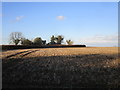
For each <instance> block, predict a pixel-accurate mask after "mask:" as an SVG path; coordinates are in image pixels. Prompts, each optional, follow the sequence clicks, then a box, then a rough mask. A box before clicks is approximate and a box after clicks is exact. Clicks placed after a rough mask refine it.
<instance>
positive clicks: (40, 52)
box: [2, 47, 120, 88]
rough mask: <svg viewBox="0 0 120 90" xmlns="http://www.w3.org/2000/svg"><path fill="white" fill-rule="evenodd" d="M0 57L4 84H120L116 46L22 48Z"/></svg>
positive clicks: (15, 85)
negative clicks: (1, 58) (0, 58)
mask: <svg viewBox="0 0 120 90" xmlns="http://www.w3.org/2000/svg"><path fill="white" fill-rule="evenodd" d="M24 51H29V52H24ZM13 52H14V53H13ZM20 52H23V53H20ZM16 53H17V54H16ZM12 54H13V55H12ZM2 57H3V60H2V61H3V62H2V63H3V88H5V87H10V88H14V87H23V88H24V87H27V88H31V87H34V88H45V87H48V88H50V87H62V88H63V87H120V84H119V83H118V82H120V77H119V75H118V72H119V69H120V64H119V59H118V48H117V47H87V48H43V49H42V48H41V49H22V50H13V51H12V50H11V51H7V52H3V56H2ZM6 57H7V58H6Z"/></svg>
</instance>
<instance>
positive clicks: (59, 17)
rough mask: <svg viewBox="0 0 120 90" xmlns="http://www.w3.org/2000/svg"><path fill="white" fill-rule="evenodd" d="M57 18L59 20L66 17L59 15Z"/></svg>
mask: <svg viewBox="0 0 120 90" xmlns="http://www.w3.org/2000/svg"><path fill="white" fill-rule="evenodd" d="M56 18H57V20H64V19H65V17H64V16H57V17H56Z"/></svg>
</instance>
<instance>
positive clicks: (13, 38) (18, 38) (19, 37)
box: [10, 32, 73, 45]
mask: <svg viewBox="0 0 120 90" xmlns="http://www.w3.org/2000/svg"><path fill="white" fill-rule="evenodd" d="M63 40H64V37H63V36H62V35H58V36H54V35H52V36H51V37H50V42H48V43H46V40H42V38H41V37H36V38H35V39H34V40H33V41H31V40H29V39H27V38H24V37H23V34H22V33H21V32H12V33H11V34H10V43H12V44H15V45H18V44H21V45H55V44H59V45H61V44H62V42H63ZM66 43H67V44H68V45H72V44H73V41H72V40H66Z"/></svg>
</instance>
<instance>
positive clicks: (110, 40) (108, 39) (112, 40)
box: [76, 34, 118, 46]
mask: <svg viewBox="0 0 120 90" xmlns="http://www.w3.org/2000/svg"><path fill="white" fill-rule="evenodd" d="M76 42H79V43H80V42H81V43H82V44H87V45H97V46H100V45H102V46H104V45H107V46H110V45H112V46H114V45H116V46H117V45H118V35H117V34H113V35H95V36H93V37H87V38H82V39H80V40H78V41H76Z"/></svg>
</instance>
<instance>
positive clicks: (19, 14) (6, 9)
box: [2, 2, 118, 46]
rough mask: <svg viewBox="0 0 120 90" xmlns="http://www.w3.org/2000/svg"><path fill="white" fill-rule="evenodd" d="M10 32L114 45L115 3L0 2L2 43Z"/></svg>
mask: <svg viewBox="0 0 120 90" xmlns="http://www.w3.org/2000/svg"><path fill="white" fill-rule="evenodd" d="M11 32H22V33H23V35H24V37H26V38H28V39H30V40H33V39H34V38H35V37H41V38H42V39H46V40H47V42H49V40H50V37H51V36H52V35H55V36H56V35H63V36H64V38H65V40H66V39H67V40H68V39H71V40H73V41H74V44H86V45H88V46H117V40H118V39H117V38H118V3H117V2H16V3H15V2H3V3H2V34H3V44H8V43H9V34H10V33H11ZM65 40H64V42H65Z"/></svg>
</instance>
